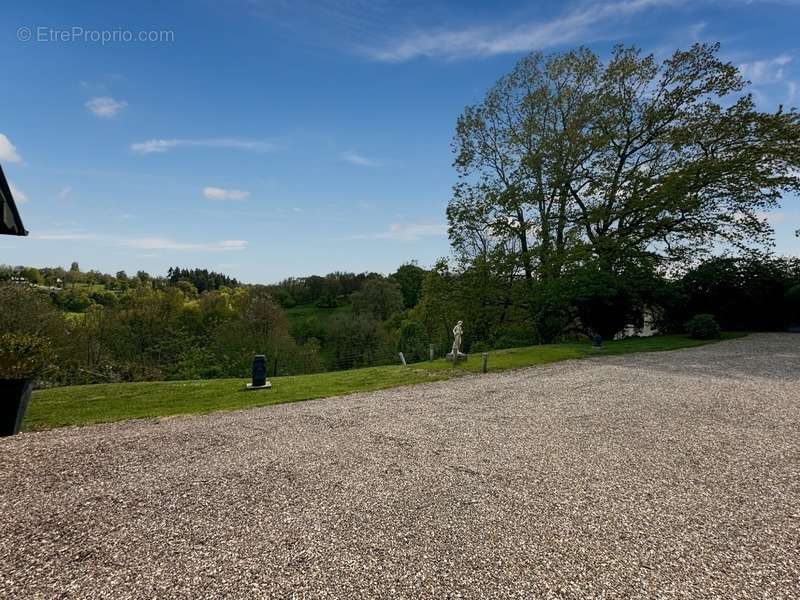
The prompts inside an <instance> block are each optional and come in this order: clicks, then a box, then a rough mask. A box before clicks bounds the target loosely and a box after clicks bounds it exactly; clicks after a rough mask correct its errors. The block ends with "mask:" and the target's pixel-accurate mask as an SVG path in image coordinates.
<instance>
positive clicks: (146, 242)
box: [119, 237, 247, 252]
mask: <svg viewBox="0 0 800 600" xmlns="http://www.w3.org/2000/svg"><path fill="white" fill-rule="evenodd" d="M119 245H120V246H125V247H127V248H138V249H140V250H181V251H184V250H199V251H206V252H229V251H231V250H244V249H245V248H246V247H247V242H246V241H244V240H223V241H221V242H207V243H186V242H177V241H175V240H172V239H169V238H160V237H141V238H127V239H121V240H119Z"/></svg>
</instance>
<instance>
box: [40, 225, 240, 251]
mask: <svg viewBox="0 0 800 600" xmlns="http://www.w3.org/2000/svg"><path fill="white" fill-rule="evenodd" d="M31 238H32V239H36V240H47V241H95V242H97V243H98V244H101V245H104V246H120V247H123V248H132V249H136V250H171V251H176V252H187V251H188V252H191V251H196V252H235V251H237V250H244V249H245V248H247V242H246V241H245V240H222V241H218V242H181V241H177V240H174V239H172V238H163V237H120V236H112V235H105V234H104V235H100V234H96V233H91V232H86V231H81V230H55V231H40V232H37V233H35V234H33V235H31Z"/></svg>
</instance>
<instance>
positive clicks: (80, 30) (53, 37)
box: [17, 26, 175, 45]
mask: <svg viewBox="0 0 800 600" xmlns="http://www.w3.org/2000/svg"><path fill="white" fill-rule="evenodd" d="M17 40H19V41H20V42H37V43H46V42H50V43H71V42H79V43H87V44H100V45H105V44H129V43H151V44H152V43H167V44H169V43H172V42H174V41H175V32H174V31H172V30H171V29H161V30H155V29H151V30H147V31H145V30H139V31H133V30H130V29H123V28H121V27H118V28H116V29H87V28H85V27H78V26H76V27H70V28H68V29H59V28H57V27H43V26H39V27H20V28H18V29H17Z"/></svg>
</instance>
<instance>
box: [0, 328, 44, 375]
mask: <svg viewBox="0 0 800 600" xmlns="http://www.w3.org/2000/svg"><path fill="white" fill-rule="evenodd" d="M49 363H50V344H49V343H48V342H47V340H45V339H44V338H41V337H39V336H35V335H29V334H25V333H4V334H2V335H0V379H31V378H33V377H35V376H36V375H38V374H39V373H41V372H42V371H44V370H45V369H46V368H47V366H48V365H49Z"/></svg>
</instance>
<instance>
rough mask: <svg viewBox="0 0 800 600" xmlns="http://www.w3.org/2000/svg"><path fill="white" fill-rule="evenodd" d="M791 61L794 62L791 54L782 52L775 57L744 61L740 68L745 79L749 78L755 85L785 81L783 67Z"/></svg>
mask: <svg viewBox="0 0 800 600" xmlns="http://www.w3.org/2000/svg"><path fill="white" fill-rule="evenodd" d="M790 62H792V57H791V56H789V55H788V54H781V55H779V56H776V57H775V58H770V59H766V60H754V61H752V62H745V63H742V64H740V65H739V70H740V71H741V73H742V76H743V77H744V78H745V79H749V80H750V81H751V82H752V83H753V84H755V85H763V84H766V83H777V82H779V81H783V78H784V71H783V67H785V66H786V65H788V64H789V63H790Z"/></svg>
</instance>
